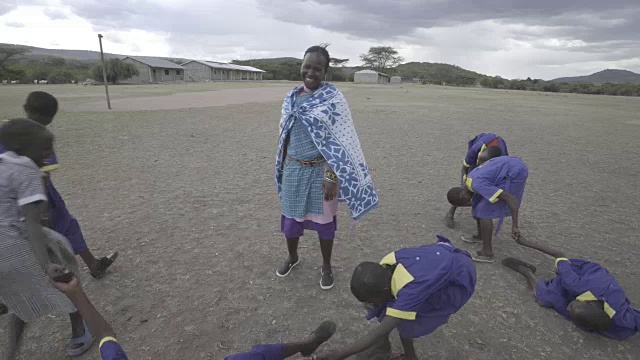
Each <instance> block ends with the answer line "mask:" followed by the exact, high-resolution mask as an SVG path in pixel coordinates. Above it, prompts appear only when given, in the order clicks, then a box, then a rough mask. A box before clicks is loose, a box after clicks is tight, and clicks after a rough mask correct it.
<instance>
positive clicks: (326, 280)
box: [320, 269, 335, 290]
mask: <svg viewBox="0 0 640 360" xmlns="http://www.w3.org/2000/svg"><path fill="white" fill-rule="evenodd" d="M333 285H335V282H334V281H333V272H329V273H326V274H325V273H324V272H323V271H322V269H320V288H321V289H322V290H330V289H331V288H332V287H333Z"/></svg>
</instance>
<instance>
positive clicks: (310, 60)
mask: <svg viewBox="0 0 640 360" xmlns="http://www.w3.org/2000/svg"><path fill="white" fill-rule="evenodd" d="M327 61H329V60H328V59H325V58H324V57H323V56H322V55H320V54H319V53H317V52H312V53H308V54H307V55H305V57H304V60H303V62H302V67H301V68H300V75H302V81H304V85H305V86H306V87H307V89H310V90H315V89H317V88H318V86H320V83H321V82H322V79H324V74H325V72H326V65H327Z"/></svg>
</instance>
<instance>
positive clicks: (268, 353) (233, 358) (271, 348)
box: [224, 344, 284, 360]
mask: <svg viewBox="0 0 640 360" xmlns="http://www.w3.org/2000/svg"><path fill="white" fill-rule="evenodd" d="M224 360H284V345H283V344H273V345H256V346H254V347H253V348H251V351H249V352H246V353H242V354H235V355H229V356H227V357H225V358H224Z"/></svg>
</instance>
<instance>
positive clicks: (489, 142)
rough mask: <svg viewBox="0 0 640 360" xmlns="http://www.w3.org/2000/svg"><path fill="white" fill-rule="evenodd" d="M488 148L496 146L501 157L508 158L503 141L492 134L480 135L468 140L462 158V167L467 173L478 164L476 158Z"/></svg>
mask: <svg viewBox="0 0 640 360" xmlns="http://www.w3.org/2000/svg"><path fill="white" fill-rule="evenodd" d="M489 146H498V147H499V148H500V150H502V156H509V151H508V150H507V143H506V142H505V141H504V139H503V138H502V137H500V136H498V135H496V134H492V133H480V134H478V135H476V137H474V138H473V139H471V140H469V147H468V151H467V155H466V156H465V157H464V161H463V163H462V164H463V165H464V166H465V167H466V168H468V169H469V171H471V170H473V169H475V168H476V167H477V166H478V165H480V164H479V162H478V156H480V153H482V152H483V151H484V149H486V148H487V147H489Z"/></svg>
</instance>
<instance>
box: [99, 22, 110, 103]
mask: <svg viewBox="0 0 640 360" xmlns="http://www.w3.org/2000/svg"><path fill="white" fill-rule="evenodd" d="M102 38H103V36H102V34H98V41H99V42H100V59H101V60H102V78H103V79H104V91H105V92H106V93H107V107H108V108H109V110H111V100H110V99H109V84H108V83H107V65H106V64H105V63H104V52H103V51H102Z"/></svg>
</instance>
